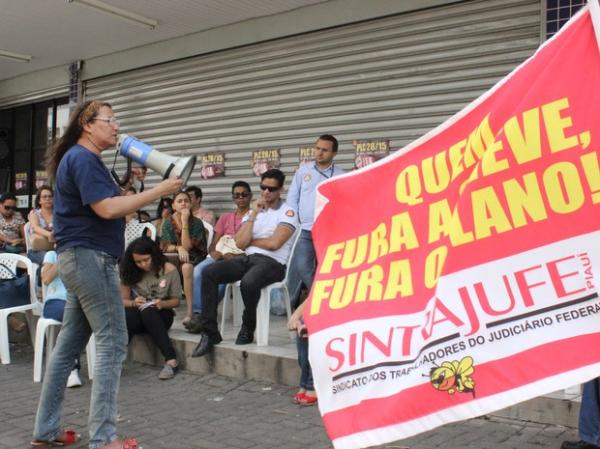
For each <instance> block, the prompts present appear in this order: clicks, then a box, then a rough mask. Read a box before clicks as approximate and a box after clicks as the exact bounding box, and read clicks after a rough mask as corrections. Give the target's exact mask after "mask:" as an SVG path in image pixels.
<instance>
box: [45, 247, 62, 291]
mask: <svg viewBox="0 0 600 449" xmlns="http://www.w3.org/2000/svg"><path fill="white" fill-rule="evenodd" d="M57 262H58V255H57V254H56V251H48V252H47V253H46V255H45V256H44V263H49V264H53V265H56V263H57ZM48 299H62V300H63V301H66V300H67V289H66V288H65V284H63V283H62V281H61V280H60V278H59V277H58V276H56V277H55V278H54V279H52V282H50V284H48V286H47V287H46V300H48Z"/></svg>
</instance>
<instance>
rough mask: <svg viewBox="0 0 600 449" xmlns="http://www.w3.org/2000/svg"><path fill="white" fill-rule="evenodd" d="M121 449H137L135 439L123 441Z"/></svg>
mask: <svg viewBox="0 0 600 449" xmlns="http://www.w3.org/2000/svg"><path fill="white" fill-rule="evenodd" d="M122 449H139V445H138V442H137V440H136V439H135V438H126V439H124V440H123V446H122Z"/></svg>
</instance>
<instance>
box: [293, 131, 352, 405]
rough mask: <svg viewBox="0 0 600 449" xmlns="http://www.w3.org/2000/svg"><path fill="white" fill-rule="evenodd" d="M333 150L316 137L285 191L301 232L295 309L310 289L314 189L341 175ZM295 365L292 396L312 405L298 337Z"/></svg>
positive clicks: (303, 343) (326, 139) (327, 138)
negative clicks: (308, 158) (296, 385)
mask: <svg viewBox="0 0 600 449" xmlns="http://www.w3.org/2000/svg"><path fill="white" fill-rule="evenodd" d="M337 150H338V141H337V139H336V138H335V137H333V136H332V135H329V134H323V135H322V136H321V137H319V138H318V139H317V143H316V144H315V147H314V156H315V161H314V163H310V164H305V165H303V166H301V167H300V168H299V169H298V170H297V171H296V174H295V175H294V179H293V180H292V184H291V186H290V189H289V191H288V195H287V200H286V202H287V204H288V205H289V206H290V207H292V208H294V209H295V210H296V211H297V213H298V218H299V220H300V229H301V231H300V237H299V239H298V243H297V244H296V248H295V249H294V254H293V256H292V260H291V261H290V270H289V273H288V289H289V292H290V298H291V300H292V304H294V303H296V304H295V305H296V306H298V304H297V302H298V297H299V296H300V291H301V289H302V285H304V286H305V287H306V288H307V289H308V290H310V288H311V286H312V282H313V278H314V276H315V269H316V265H317V260H316V255H315V248H314V245H313V240H312V226H313V221H314V218H315V198H316V190H317V186H318V185H319V184H320V183H321V182H323V181H325V180H326V179H329V178H331V177H333V176H337V175H339V174H341V173H343V172H344V170H342V169H341V168H340V167H337V166H336V165H335V164H334V163H333V158H334V157H335V156H336V155H337ZM289 325H290V326H291V327H293V328H297V326H298V324H295V323H290V324H289ZM298 363H299V364H300V367H301V370H302V379H301V382H300V387H301V388H300V390H301V391H300V392H299V393H298V394H297V395H296V396H298V395H307V396H308V398H306V402H307V404H304V403H303V402H301V403H302V404H303V405H312V404H314V403H315V402H316V397H315V396H314V387H313V385H312V374H311V373H310V365H309V364H308V345H307V339H306V338H303V337H301V336H299V338H298ZM298 397H300V396H298ZM295 398H296V397H295ZM296 399H298V398H296ZM300 400H305V398H304V397H301V398H300Z"/></svg>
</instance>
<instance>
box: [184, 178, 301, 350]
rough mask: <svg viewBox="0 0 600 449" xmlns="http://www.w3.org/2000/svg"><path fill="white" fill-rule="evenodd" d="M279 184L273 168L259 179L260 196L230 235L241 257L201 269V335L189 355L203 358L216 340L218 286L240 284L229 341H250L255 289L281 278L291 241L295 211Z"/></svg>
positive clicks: (254, 314) (295, 222)
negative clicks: (238, 320) (240, 308)
mask: <svg viewBox="0 0 600 449" xmlns="http://www.w3.org/2000/svg"><path fill="white" fill-rule="evenodd" d="M284 181H285V175H284V174H283V173H282V172H281V171H280V170H277V169H271V170H267V171H266V172H265V173H263V175H262V176H261V182H260V189H261V195H260V198H259V199H258V200H257V201H256V203H255V204H254V206H253V207H252V208H251V209H250V212H248V214H247V215H246V216H245V217H244V219H243V221H242V226H241V227H240V229H239V230H238V231H237V233H236V234H235V243H236V245H237V246H238V248H240V249H242V250H244V251H245V252H246V254H244V255H241V256H239V257H233V258H231V259H229V260H221V261H218V262H216V263H214V264H212V265H210V266H208V267H206V268H205V269H204V272H203V273H202V312H201V316H200V324H201V327H202V332H201V334H202V337H201V339H200V343H198V346H196V349H194V352H193V353H192V357H200V356H203V355H204V354H207V353H208V352H210V351H211V350H212V348H213V346H214V345H216V344H218V343H220V342H221V340H222V337H221V334H220V333H219V328H218V324H217V305H218V297H217V295H218V291H217V289H218V286H219V284H227V283H230V282H235V281H241V282H240V291H241V294H242V299H243V301H244V313H243V315H242V328H241V330H240V332H239V333H238V336H237V339H236V341H235V343H236V344H238V345H246V344H250V343H252V342H253V341H254V330H255V329H256V306H257V305H258V301H259V299H260V291H261V289H262V288H263V287H266V286H267V285H269V284H272V283H273V282H277V281H281V280H282V279H283V278H284V276H285V266H286V264H287V260H288V257H289V254H290V251H291V247H292V239H291V237H292V235H293V234H294V232H295V231H296V227H297V218H296V212H295V211H294V209H292V208H291V207H289V206H288V205H286V204H285V203H284V202H282V201H281V191H282V189H283V183H284Z"/></svg>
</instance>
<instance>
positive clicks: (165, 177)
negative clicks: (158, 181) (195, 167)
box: [163, 162, 175, 179]
mask: <svg viewBox="0 0 600 449" xmlns="http://www.w3.org/2000/svg"><path fill="white" fill-rule="evenodd" d="M174 168H175V164H174V163H172V162H171V163H170V164H169V168H167V170H166V171H165V176H163V179H167V178H168V177H169V175H170V174H171V171H172V170H173V169H174Z"/></svg>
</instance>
